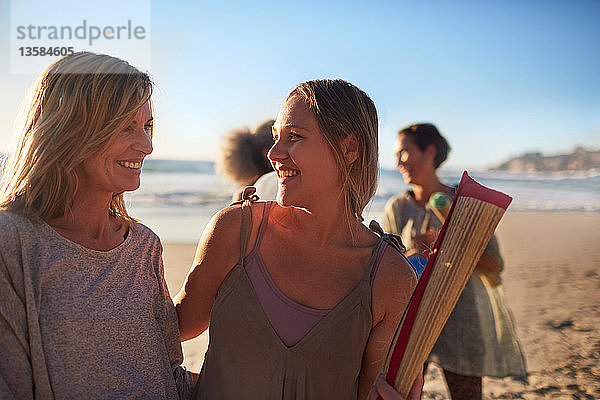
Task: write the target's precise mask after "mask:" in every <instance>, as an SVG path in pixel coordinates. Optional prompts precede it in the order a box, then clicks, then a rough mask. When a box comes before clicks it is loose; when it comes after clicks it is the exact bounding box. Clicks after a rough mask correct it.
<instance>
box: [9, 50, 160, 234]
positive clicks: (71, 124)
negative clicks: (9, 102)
mask: <svg viewBox="0 0 600 400" xmlns="http://www.w3.org/2000/svg"><path fill="white" fill-rule="evenodd" d="M152 86H153V85H152V81H151V79H150V77H149V76H148V74H146V73H143V72H141V71H139V70H138V69H136V68H134V67H133V66H131V65H130V64H128V63H127V62H125V61H123V60H120V59H118V58H115V57H111V56H108V55H103V54H94V53H88V52H79V53H75V54H72V55H68V56H66V57H63V58H60V59H58V60H57V61H55V62H54V63H52V64H51V65H50V66H49V67H48V68H47V69H46V70H45V71H44V72H43V73H42V74H41V75H40V76H39V77H38V80H37V82H36V87H35V93H34V95H33V99H32V101H31V105H30V107H29V110H28V113H27V119H26V122H25V127H24V129H23V131H22V133H21V135H20V137H19V140H18V142H17V145H16V148H15V149H14V150H13V152H12V153H11V155H10V159H9V161H8V163H7V165H6V168H5V170H4V174H3V179H2V186H1V188H0V210H9V211H12V212H15V213H19V214H22V215H25V216H27V217H41V218H43V219H53V218H60V217H62V216H65V215H68V214H69V212H70V210H71V207H72V203H73V199H74V196H75V193H76V192H77V186H78V179H77V175H76V168H77V167H78V166H79V165H81V164H82V163H83V162H84V160H86V159H88V158H90V157H91V156H92V155H94V154H97V153H98V152H101V151H103V150H104V149H105V148H106V147H107V146H108V145H109V144H110V142H111V139H112V138H113V137H114V136H115V134H117V133H118V132H121V131H123V130H124V129H126V128H127V126H128V125H129V124H130V123H131V121H133V119H134V117H135V115H136V113H137V112H138V110H139V109H140V107H142V106H143V105H144V104H146V102H148V101H150V96H151V94H152ZM109 212H110V214H111V215H113V216H118V217H120V218H122V219H123V220H124V221H125V222H126V223H127V224H129V225H131V224H132V223H133V221H135V220H134V219H133V218H132V217H130V216H129V214H127V210H126V208H125V202H124V200H123V193H114V194H113V197H112V201H111V203H110V208H109Z"/></svg>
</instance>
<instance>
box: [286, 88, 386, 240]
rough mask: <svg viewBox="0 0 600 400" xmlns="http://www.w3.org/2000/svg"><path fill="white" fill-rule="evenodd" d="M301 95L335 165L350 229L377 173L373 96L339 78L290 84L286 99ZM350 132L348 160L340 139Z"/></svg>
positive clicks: (372, 192)
mask: <svg viewBox="0 0 600 400" xmlns="http://www.w3.org/2000/svg"><path fill="white" fill-rule="evenodd" d="M294 96H299V97H300V98H301V99H303V100H304V101H305V102H306V104H307V105H308V107H309V108H310V110H311V111H312V112H313V114H314V116H315V118H316V120H317V123H318V124H319V128H320V130H321V133H322V134H323V137H324V138H325V141H326V142H327V144H328V145H329V148H330V149H331V151H332V152H333V155H334V157H335V160H336V164H337V166H338V170H339V173H340V182H341V184H342V194H343V196H344V205H345V215H346V220H347V223H348V225H349V228H350V230H351V231H352V229H353V228H352V227H353V226H355V225H354V224H353V221H356V220H359V221H362V212H363V210H364V209H365V207H366V205H367V203H368V202H369V201H370V200H371V198H372V197H373V196H374V195H375V191H376V189H377V178H378V175H379V164H378V163H379V161H378V144H377V140H378V119H377V109H376V108H375V104H374V103H373V100H371V98H370V97H369V95H367V94H366V93H365V92H364V91H362V90H360V89H359V88H357V87H356V86H354V85H352V84H351V83H349V82H347V81H344V80H342V79H317V80H312V81H307V82H304V83H301V84H299V85H297V86H296V87H295V88H293V89H292V90H291V91H290V92H289V94H288V95H287V97H286V101H287V100H289V99H290V98H292V97H294ZM348 135H354V136H355V137H356V141H357V143H358V151H359V155H358V158H357V159H356V160H355V161H354V162H353V163H352V164H348V163H346V161H345V158H344V155H343V152H342V146H341V142H342V140H343V139H345V138H346V137H347V136H348Z"/></svg>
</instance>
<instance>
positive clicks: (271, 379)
mask: <svg viewBox="0 0 600 400" xmlns="http://www.w3.org/2000/svg"><path fill="white" fill-rule="evenodd" d="M249 203H250V202H249V201H246V202H244V206H243V207H242V232H241V242H242V246H241V254H242V255H243V254H245V244H246V242H247V239H248V237H249V233H250V232H251V223H252V217H251V211H250V210H251V206H250V204H249ZM248 211H250V212H248ZM386 245H387V243H386V242H384V241H383V239H380V240H379V241H378V243H377V244H376V245H375V247H374V249H373V253H372V256H371V260H370V261H369V264H368V266H367V267H366V268H365V272H364V274H363V277H362V279H361V281H360V282H359V283H358V285H357V286H356V287H355V288H354V289H353V290H352V291H351V292H350V293H349V294H348V295H347V296H346V297H345V298H344V299H343V300H342V301H341V302H340V303H338V304H337V306H336V307H334V308H333V309H331V311H330V312H329V313H328V314H327V315H326V316H325V317H324V318H323V319H322V320H321V321H320V322H319V323H318V324H317V325H316V326H314V327H313V328H312V329H311V330H310V331H309V332H308V333H307V334H306V335H305V336H304V337H303V338H302V339H301V340H300V341H299V342H298V343H296V344H295V345H293V346H291V347H288V346H286V345H285V344H284V343H283V342H282V341H281V339H280V337H279V336H278V335H277V333H276V332H275V331H274V330H273V328H272V327H271V325H270V323H269V320H268V318H267V316H266V315H265V313H264V312H263V309H262V308H261V305H260V303H259V300H258V298H257V296H256V294H255V292H254V289H253V287H252V285H251V283H250V281H249V278H248V276H247V275H246V271H245V269H244V265H243V256H240V261H239V262H238V263H237V265H236V266H235V267H233V269H232V270H231V271H230V272H229V274H228V275H227V277H226V278H225V279H224V280H223V283H222V284H221V287H220V288H219V291H218V293H217V296H216V298H215V302H214V305H213V308H212V312H211V319H210V334H209V335H210V340H209V346H208V350H207V352H206V355H205V359H204V365H203V367H202V371H201V372H200V377H199V378H198V383H197V385H196V392H195V395H194V396H193V397H194V399H209V400H218V399H231V400H238V399H261V400H262V399H322V398H327V399H331V400H333V399H344V400H346V399H356V397H357V392H358V378H359V373H360V370H361V364H362V357H363V353H364V350H365V346H366V343H367V339H368V337H369V334H370V331H371V325H372V314H371V282H370V281H371V279H370V275H371V273H372V271H373V270H374V269H375V267H376V266H377V264H378V262H379V258H380V257H378V256H377V255H378V253H379V254H382V253H383V251H382V250H383V248H382V246H386Z"/></svg>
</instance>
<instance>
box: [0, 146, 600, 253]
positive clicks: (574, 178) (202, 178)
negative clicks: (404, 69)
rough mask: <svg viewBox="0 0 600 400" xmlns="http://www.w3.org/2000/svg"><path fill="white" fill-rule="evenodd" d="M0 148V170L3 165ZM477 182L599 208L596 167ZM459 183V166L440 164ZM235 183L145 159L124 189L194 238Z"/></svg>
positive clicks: (377, 211) (167, 235)
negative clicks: (135, 180) (133, 185)
mask: <svg viewBox="0 0 600 400" xmlns="http://www.w3.org/2000/svg"><path fill="white" fill-rule="evenodd" d="M2 158H3V156H2V154H0V170H1V169H2V161H3V160H2ZM469 174H470V175H471V176H472V177H473V178H474V179H476V180H477V181H478V182H480V183H482V184H484V185H486V186H488V187H491V188H493V189H496V190H499V191H501V192H504V193H506V194H508V195H510V196H512V197H513V202H512V204H511V205H510V207H509V209H508V212H524V211H526V212H579V211H584V212H594V213H597V212H600V171H590V172H586V173H508V172H500V171H469ZM439 175H440V178H441V179H442V181H444V182H445V183H447V184H449V185H453V184H456V183H458V181H459V180H460V177H461V175H462V171H452V170H442V171H440V174H439ZM235 189H236V186H235V184H233V183H231V182H228V181H226V180H225V179H224V178H222V177H221V176H219V175H217V174H216V173H215V169H214V165H213V163H212V162H208V161H173V160H147V161H146V162H145V163H144V167H143V172H142V184H141V187H140V189H138V190H136V191H135V192H131V193H126V195H125V199H126V202H127V205H128V209H129V211H130V213H131V215H133V216H134V217H136V218H138V219H140V220H141V221H142V222H143V223H145V224H146V225H148V226H149V227H151V228H152V229H153V230H154V231H155V232H156V233H157V234H158V235H159V236H160V237H161V239H162V240H163V241H165V242H189V243H193V242H196V241H197V240H198V239H199V238H200V235H201V234H202V231H203V229H204V227H205V226H206V224H207V222H208V221H209V220H210V218H211V217H212V216H213V215H214V214H215V213H216V212H217V211H219V210H220V209H221V208H223V207H226V206H227V205H228V204H229V203H230V202H231V194H232V193H233V191H234V190H235ZM407 189H408V187H407V186H406V185H405V184H404V182H403V181H402V176H401V175H400V173H399V172H398V171H395V170H386V169H382V170H381V171H380V180H379V186H378V189H377V193H376V195H375V197H374V198H373V200H372V201H371V203H369V205H368V206H367V207H366V209H365V212H364V215H363V216H364V217H365V220H366V221H369V220H371V219H376V220H379V219H380V217H381V215H382V213H383V207H384V206H385V203H386V202H387V200H388V199H389V198H390V197H391V196H394V195H396V194H399V193H402V192H404V191H406V190H407Z"/></svg>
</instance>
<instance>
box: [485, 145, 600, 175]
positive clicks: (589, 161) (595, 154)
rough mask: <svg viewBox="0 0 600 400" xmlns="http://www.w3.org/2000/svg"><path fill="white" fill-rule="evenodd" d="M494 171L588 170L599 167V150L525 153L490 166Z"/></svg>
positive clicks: (580, 149) (577, 149) (582, 149)
mask: <svg viewBox="0 0 600 400" xmlns="http://www.w3.org/2000/svg"><path fill="white" fill-rule="evenodd" d="M491 169H492V170H494V171H511V172H535V171H542V172H555V171H589V170H591V169H600V151H592V150H586V149H584V148H582V147H578V148H576V149H575V150H574V151H573V152H572V153H571V154H561V155H557V156H544V155H542V154H541V153H527V154H524V155H522V156H518V157H513V158H511V159H510V160H508V161H506V162H504V163H502V164H500V165H499V166H497V167H494V168H491Z"/></svg>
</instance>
